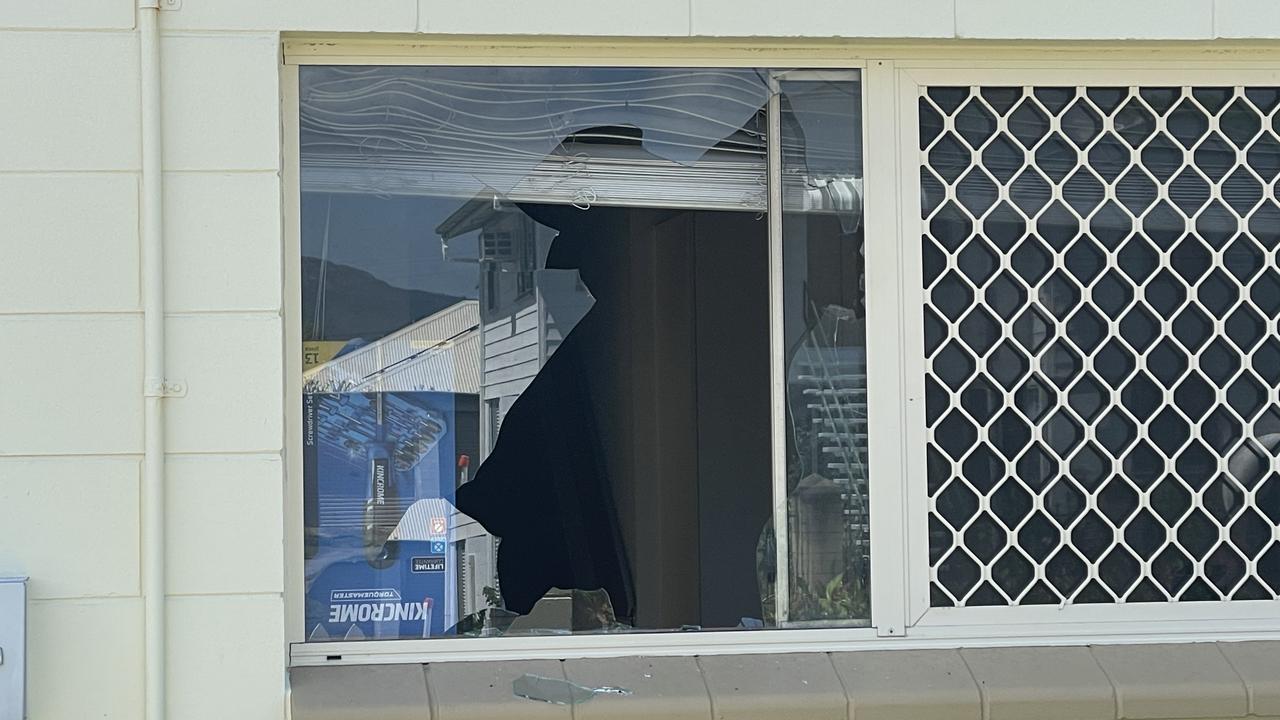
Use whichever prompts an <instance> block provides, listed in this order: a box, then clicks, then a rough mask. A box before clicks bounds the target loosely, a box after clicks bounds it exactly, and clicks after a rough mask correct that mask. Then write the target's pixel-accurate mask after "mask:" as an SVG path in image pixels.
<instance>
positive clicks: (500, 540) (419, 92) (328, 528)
mask: <svg viewBox="0 0 1280 720" xmlns="http://www.w3.org/2000/svg"><path fill="white" fill-rule="evenodd" d="M792 72H793V71H765V70H756V69H750V68H745V69H715V68H687V69H682V68H669V69H653V68H570V67H564V68H529V67H525V68H503V67H447V68H444V67H367V68H347V67H319V66H308V67H306V68H303V69H301V71H300V73H299V80H300V92H299V96H300V97H299V101H300V128H301V129H300V137H299V140H300V145H301V158H300V168H301V186H302V194H301V236H302V242H301V244H302V248H301V249H302V253H301V254H302V257H301V275H302V295H303V297H302V300H303V303H302V305H303V313H302V314H303V322H302V335H303V346H304V363H303V387H304V393H303V402H304V408H303V424H304V427H303V432H304V491H303V494H304V525H305V532H306V536H305V537H306V540H305V556H306V585H307V601H306V619H307V637H308V639H310V640H334V639H348V640H356V639H369V638H398V637H434V636H498V635H538V634H565V633H615V632H631V631H634V630H654V629H668V630H672V629H696V628H703V627H705V628H735V627H773V626H776V625H781V624H785V623H787V622H789V620H790V618H792V617H797V618H807V617H808V616H807V615H805V614H804V612H803V611H799V612H798V614H794V615H791V616H788V615H787V613H786V608H785V607H784V608H783V612H782V613H781V614H779V613H778V611H777V609H776V608H775V607H774V606H773V605H772V604H771V596H770V593H771V592H774V591H773V590H772V589H771V588H772V583H773V581H774V580H775V579H776V576H777V571H776V567H777V560H778V555H777V546H776V545H774V544H770V543H773V536H772V532H773V530H772V520H771V518H772V512H773V507H774V503H773V478H772V467H773V463H772V453H773V444H772V439H771V426H770V410H771V400H770V392H771V387H772V384H771V382H770V371H771V365H770V356H769V347H770V344H769V322H770V317H769V277H770V270H769V262H770V255H769V215H768V213H769V212H770V211H772V212H781V211H782V210H783V209H785V210H786V213H785V221H786V223H787V224H788V227H801V226H805V225H807V226H809V227H810V228H812V231H811V232H812V234H813V237H814V239H813V241H812V247H810V248H809V249H808V250H804V249H802V245H803V243H801V242H800V241H799V240H796V241H795V242H792V243H791V244H790V245H789V246H788V250H787V252H788V253H789V254H788V260H787V263H788V264H791V265H793V264H794V260H795V259H796V258H797V257H798V255H796V249H797V248H801V250H800V252H808V253H809V255H810V256H811V257H812V261H811V262H812V269H810V270H803V267H804V266H803V265H802V266H801V268H802V273H801V276H800V279H788V283H794V285H789V286H788V287H789V288H791V289H789V290H788V291H787V292H789V293H793V294H794V293H797V292H799V293H801V294H804V293H808V294H806V295H804V299H805V300H806V301H810V300H812V301H815V302H820V303H821V307H826V306H828V305H830V306H833V307H841V308H845V309H847V310H848V311H849V312H855V313H857V314H858V316H859V317H862V316H863V315H864V314H865V313H864V310H863V307H862V300H861V298H862V260H861V211H862V177H861V162H862V161H861V145H860V138H861V130H860V93H861V86H860V84H859V83H858V82H857V80H856V77H857V75H856V73H843V74H842V75H841V74H839V73H837V75H840V78H839V79H829V78H831V76H832V73H830V72H829V71H820V72H817V71H801V73H802V74H803V73H805V72H808V73H810V74H811V75H813V76H815V77H825V78H828V79H824V80H821V81H817V82H809V81H804V82H801V81H799V80H791V79H787V78H788V75H789V73H792ZM814 72H816V75H814ZM796 77H800V76H799V75H797V76H796ZM850 78H854V79H850ZM779 79H780V80H779ZM778 82H780V83H781V85H782V90H781V91H780V92H778V91H777V83H778ZM771 83H774V84H775V85H774V88H775V89H774V90H772V91H771V89H770V87H771ZM771 92H778V99H779V100H780V101H781V102H780V103H779V104H780V105H781V107H782V113H781V117H780V118H779V119H780V120H782V125H783V133H782V135H781V141H780V142H781V148H780V149H781V152H782V154H783V156H784V158H785V165H786V168H785V173H783V174H782V176H781V177H780V178H779V179H780V186H781V188H782V204H781V206H780V207H776V208H770V207H768V202H767V197H768V192H767V189H768V186H769V183H768V179H767V178H768V173H767V167H766V165H767V163H766V157H767V129H768V126H769V123H768V117H769V116H768V113H769V109H768V108H769V106H770V93H771ZM791 232H792V231H791V230H788V233H791ZM805 273H807V275H805ZM803 283H808V284H807V285H804V284H803ZM828 286H830V287H831V288H834V290H833V291H832V292H834V294H831V292H827V291H826V290H822V288H826V287H828ZM824 293H825V294H824ZM797 297H799V295H797ZM791 307H799V306H795V305H792V306H791ZM801 312H802V313H803V312H807V311H801ZM788 322H790V320H789V321H788ZM788 327H791V325H788ZM842 342H843V339H842ZM864 372H865V371H864ZM861 382H862V383H863V385H862V387H863V389H864V390H863V395H865V377H863V378H862V380H861ZM852 427H853V425H847V426H842V427H841V428H840V432H846V431H848V432H855V431H853V430H850V428H852ZM860 428H861V429H860V430H856V432H855V434H860V436H861V439H860V440H859V441H858V442H860V443H862V447H863V452H865V436H866V428H865V414H864V416H863V423H862V425H861V426H860ZM826 440H827V438H824V442H825V441H826ZM821 472H828V474H829V475H840V473H829V471H828V470H826V469H823V470H821ZM863 478H864V479H863V483H864V484H863V486H862V492H863V494H864V495H865V475H863ZM791 489H792V491H793V493H794V495H793V500H794V501H795V502H801V501H802V498H804V497H814V496H813V495H812V493H814V492H816V493H817V494H818V495H817V496H822V493H823V492H824V490H823V488H822V487H821V483H818V484H817V485H814V484H806V485H804V486H803V487H801V486H800V485H799V484H793V485H792V486H791ZM806 493H808V494H806ZM850 502H851V501H850ZM842 522H843V520H842ZM866 525H867V521H866V517H865V511H864V513H863V514H862V515H861V516H859V517H858V518H855V519H854V522H853V524H852V525H851V526H850V527H851V529H850V531H849V532H850V533H853V534H857V533H858V532H865V529H866ZM808 527H809V526H807V525H803V524H802V523H792V524H791V525H790V528H791V532H796V533H801V534H803V533H804V532H807V530H806V528H808ZM861 543H862V544H861V546H860V549H859V550H858V551H857V552H858V555H857V557H858V561H857V563H856V564H855V566H854V570H853V571H851V572H848V573H847V574H846V575H844V577H847V578H848V580H847V584H848V585H849V587H850V588H853V587H856V588H857V592H859V593H861V595H860V597H861V598H863V599H862V600H859V601H857V602H858V603H861V605H860V606H857V607H858V609H854V610H847V608H848V607H851V606H853V605H855V604H856V603H844V604H841V603H843V602H844V601H838V602H837V605H836V607H838V608H841V609H840V610H837V611H825V615H824V617H826V618H830V619H834V620H839V621H840V622H843V623H845V624H849V623H850V622H853V623H854V624H857V623H860V622H864V621H865V620H864V619H865V618H866V617H867V615H866V611H865V602H866V601H865V597H866V588H865V582H866V579H865V567H866V556H865V553H866V547H865V538H863V539H862V540H861ZM765 545H767V546H768V547H770V548H772V550H771V551H768V552H764V553H763V554H762V553H761V551H760V548H761V547H763V546H765ZM790 547H792V548H795V547H798V543H797V542H795V541H793V542H792V543H790ZM770 563H772V564H770ZM783 563H784V564H785V565H786V566H787V567H789V568H791V569H790V570H788V571H786V572H790V573H794V572H796V570H795V569H796V568H798V567H800V566H801V565H802V564H803V559H802V558H798V557H797V556H795V555H794V554H793V555H791V556H784V558H783ZM823 567H826V565H823ZM838 571H839V569H837V572H838ZM813 579H814V580H815V581H818V580H821V581H822V582H830V578H827V577H820V576H818V575H814V576H813ZM843 582H844V581H842V582H837V583H836V585H838V586H840V587H839V592H836V591H834V590H833V592H832V593H828V595H832V596H833V597H834V596H835V595H839V594H840V592H845V590H844V584H842V583H843ZM790 587H791V588H792V589H795V588H799V587H801V585H800V583H798V582H792V583H791V584H790ZM846 594H847V593H846ZM801 604H802V603H801V602H800V601H799V600H797V602H796V603H793V605H795V606H796V607H797V608H798V607H799V606H800V605H801ZM533 685H535V686H537V685H539V684H538V683H534V684H533ZM531 689H532V692H531V693H530V695H529V696H530V697H532V696H533V695H535V694H538V693H539V692H541V690H543V689H546V688H540V687H532V688H531ZM570 695H572V693H570ZM565 697H569V696H565ZM570 699H572V698H571V697H570ZM550 701H552V702H555V701H556V700H550Z"/></svg>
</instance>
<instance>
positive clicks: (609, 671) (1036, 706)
mask: <svg viewBox="0 0 1280 720" xmlns="http://www.w3.org/2000/svg"><path fill="white" fill-rule="evenodd" d="M526 673H529V674H533V675H539V676H542V677H545V678H552V679H554V680H566V681H568V682H572V683H576V684H577V685H581V686H584V687H588V688H591V687H605V686H608V687H615V688H626V689H627V690H630V691H631V692H630V694H629V695H621V694H612V693H605V694H600V695H597V696H594V697H591V698H590V699H588V700H586V701H583V702H580V703H578V704H576V705H574V706H569V705H558V704H554V703H548V702H537V701H534V700H529V699H526V698H522V697H517V696H515V695H514V694H513V693H512V681H513V680H515V679H516V678H518V677H520V676H521V675H524V674H526ZM290 680H291V683H292V688H293V690H292V698H293V718H294V720H354V719H355V718H360V719H361V720H368V719H369V718H378V720H409V719H410V718H412V719H413V720H449V719H451V718H459V719H467V720H489V719H493V720H497V719H499V718H521V719H523V718H564V719H565V720H570V719H573V720H594V719H600V720H605V719H608V718H627V719H637V720H638V719H639V718H662V719H663V720H700V719H702V718H706V719H708V720H735V719H742V720H753V719H755V718H760V719H762V720H763V719H765V718H768V719H769V720H792V719H794V720H822V719H826V718H829V719H831V720H1053V719H1055V718H1061V719H1063V720H1089V719H1091V718H1098V719H1099V720H1165V719H1168V720H1192V719H1194V720H1227V719H1234V718H1280V642H1272V641H1266V642H1241V643H1198V644H1196V643H1183V644H1169V645H1098V646H1093V647H1020V648H966V649H962V650H906V649H904V650H877V651H862V652H840V653H798V654H782V655H719V656H707V657H699V658H692V657H661V658H644V657H623V658H611V659H589V660H566V661H557V660H531V661H512V662H454V663H432V664H429V665H366V666H332V667H300V668H294V669H293V670H292V671H290Z"/></svg>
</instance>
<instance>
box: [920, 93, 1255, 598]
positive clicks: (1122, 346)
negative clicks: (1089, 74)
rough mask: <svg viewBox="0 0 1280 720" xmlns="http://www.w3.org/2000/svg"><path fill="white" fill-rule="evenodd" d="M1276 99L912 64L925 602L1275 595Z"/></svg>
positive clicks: (1245, 94)
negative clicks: (1014, 83)
mask: <svg viewBox="0 0 1280 720" xmlns="http://www.w3.org/2000/svg"><path fill="white" fill-rule="evenodd" d="M1278 105H1280V88H1219V87H1196V88H1168V87H1141V88H1124V87H1088V88H1060V87H974V88H970V87H930V88H924V89H922V91H921V96H920V100H919V109H920V148H921V152H920V158H921V192H922V213H923V215H922V216H923V218H924V221H925V222H924V226H925V233H924V237H923V248H922V251H923V268H922V270H923V277H924V287H925V290H926V301H925V308H924V327H925V330H924V332H925V353H926V356H927V364H926V381H925V382H926V398H925V400H926V403H925V405H926V419H927V423H928V435H927V437H928V450H927V455H928V457H927V463H928V483H929V486H928V492H929V498H930V504H929V540H930V542H929V550H930V566H931V579H932V587H931V590H932V598H931V603H932V604H933V605H934V606H959V605H1031V604H1045V603H1062V602H1072V603H1116V602H1160V601H1168V600H1175V599H1176V600H1184V601H1185V600H1246V599H1271V598H1276V597H1277V596H1280V463H1278V462H1277V458H1276V456H1277V455H1278V454H1280V394H1278V392H1277V389H1278V388H1280V335H1278V330H1277V317H1278V316H1280V272H1277V268H1278V267H1280V250H1278V249H1277V248H1278V246H1280V204H1277V188H1276V184H1275V181H1276V179H1277V177H1278V176H1280V135H1278V132H1280V114H1277V111H1276V109H1277V106H1278Z"/></svg>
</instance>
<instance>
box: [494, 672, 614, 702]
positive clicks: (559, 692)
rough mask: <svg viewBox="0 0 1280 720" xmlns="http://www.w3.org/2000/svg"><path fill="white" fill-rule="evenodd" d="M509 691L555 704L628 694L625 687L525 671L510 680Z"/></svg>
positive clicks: (526, 697) (529, 698)
mask: <svg viewBox="0 0 1280 720" xmlns="http://www.w3.org/2000/svg"><path fill="white" fill-rule="evenodd" d="M511 692H512V693H513V694H514V695H515V696H516V697H522V698H525V699H528V700H537V701H538V702H545V703H552V704H555V705H579V704H581V703H584V702H586V701H588V700H590V699H592V698H594V697H595V696H597V695H630V694H631V691H630V690H628V689H627V688H622V687H614V686H612V685H602V686H599V687H586V686H585V685H579V684H577V683H574V682H569V681H568V680H562V679H560V678H549V677H543V676H541V675H532V674H529V673H525V674H524V675H521V676H520V677H518V678H516V679H515V680H512V681H511Z"/></svg>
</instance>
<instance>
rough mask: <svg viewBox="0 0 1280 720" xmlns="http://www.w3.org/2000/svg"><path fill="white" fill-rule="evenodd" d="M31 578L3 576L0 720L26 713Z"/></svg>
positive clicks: (19, 718) (0, 597)
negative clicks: (28, 616)
mask: <svg viewBox="0 0 1280 720" xmlns="http://www.w3.org/2000/svg"><path fill="white" fill-rule="evenodd" d="M26 680H27V579H26V578H24V577H23V578H0V720H23V719H24V718H25V717H26Z"/></svg>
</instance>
